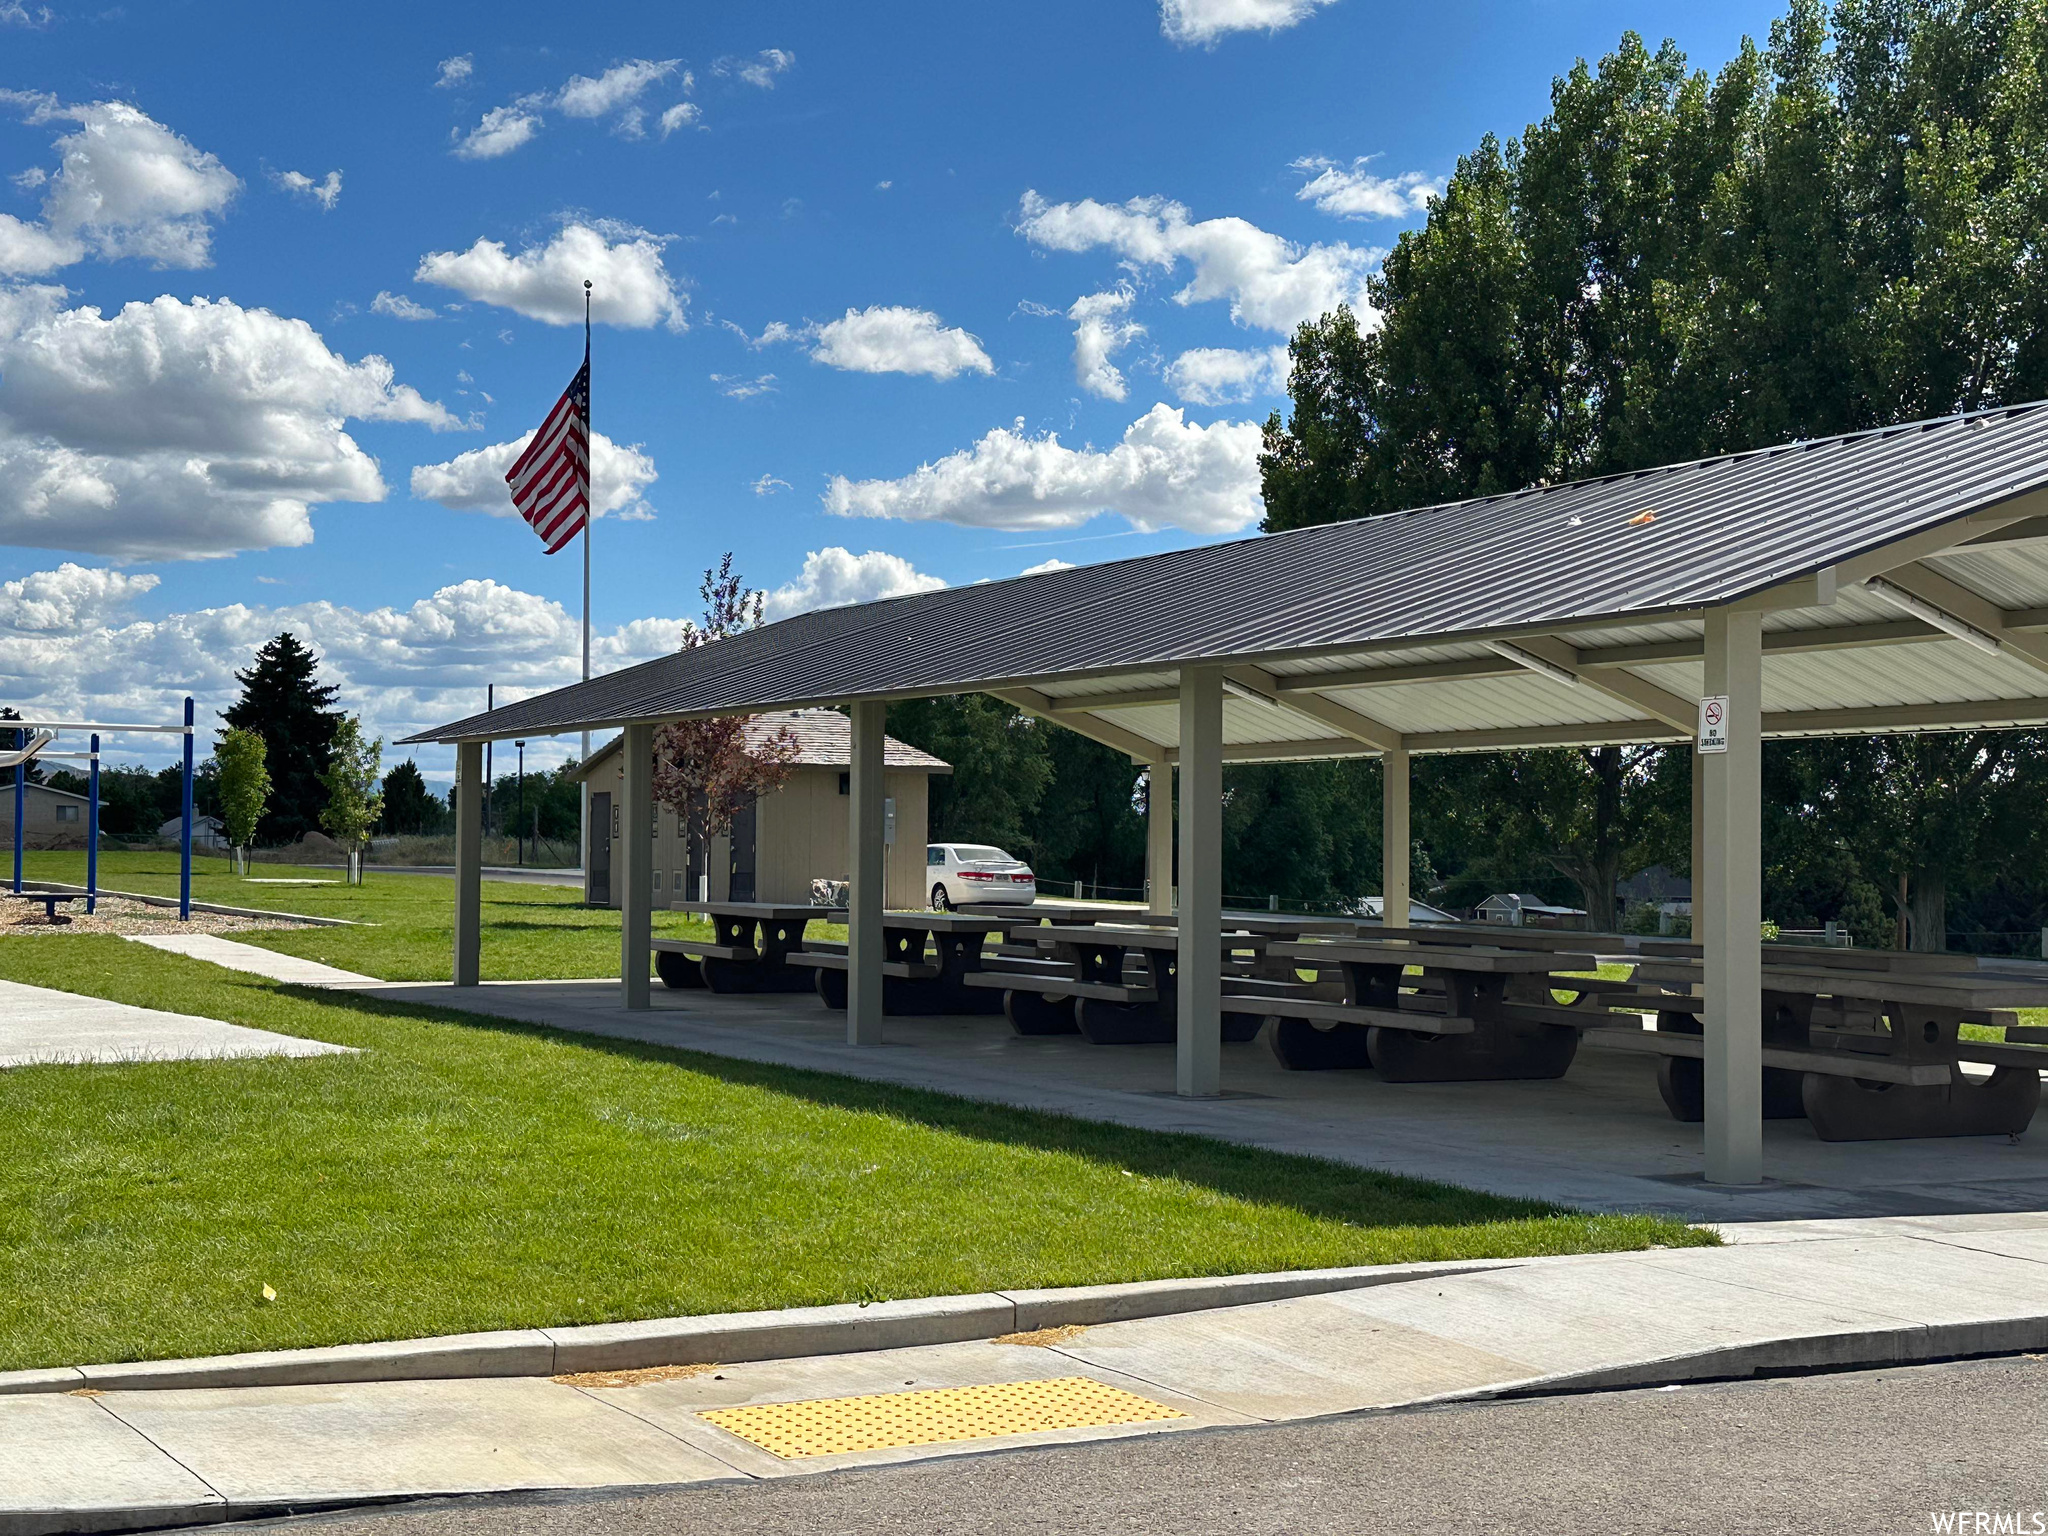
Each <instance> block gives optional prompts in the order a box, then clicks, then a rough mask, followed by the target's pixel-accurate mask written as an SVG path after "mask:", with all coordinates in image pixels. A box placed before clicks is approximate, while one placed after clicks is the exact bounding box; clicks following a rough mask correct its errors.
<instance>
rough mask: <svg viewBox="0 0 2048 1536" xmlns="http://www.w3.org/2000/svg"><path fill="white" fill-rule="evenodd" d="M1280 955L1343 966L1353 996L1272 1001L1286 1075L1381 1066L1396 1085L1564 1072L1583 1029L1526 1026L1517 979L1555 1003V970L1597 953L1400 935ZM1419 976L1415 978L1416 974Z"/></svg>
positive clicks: (1586, 965)
mask: <svg viewBox="0 0 2048 1536" xmlns="http://www.w3.org/2000/svg"><path fill="white" fill-rule="evenodd" d="M1271 952H1272V953H1273V954H1274V955H1276V956H1279V957H1281V958H1282V959H1285V960H1289V961H1294V962H1297V963H1301V962H1308V963H1313V964H1316V965H1317V966H1319V967H1322V966H1328V965H1330V964H1333V963H1334V964H1335V965H1336V967H1337V968H1338V969H1339V971H1340V972H1341V973H1342V975H1343V978H1344V980H1343V996H1342V998H1341V1000H1340V1001H1337V1002H1334V1003H1333V1002H1330V1001H1327V1000H1325V999H1323V998H1320V997H1313V996H1302V995H1298V994H1297V995H1294V996H1281V997H1278V998H1262V999H1260V1000H1259V1002H1260V1006H1261V1007H1263V1008H1264V1009H1265V1011H1266V1012H1267V1014H1268V1015H1269V1016H1270V1017H1271V1018H1272V1019H1273V1025H1272V1028H1271V1031H1270V1032H1269V1034H1268V1036H1267V1039H1268V1041H1269V1043H1270V1044H1271V1046H1272V1049H1273V1054H1274V1055H1275V1057H1277V1058H1278V1060H1279V1062H1280V1064H1281V1065H1282V1066H1283V1067H1287V1068H1289V1069H1290V1070H1292V1071H1327V1070H1331V1069H1334V1068H1344V1067H1366V1066H1370V1067H1377V1068H1378V1069H1379V1072H1380V1075H1381V1076H1382V1077H1384V1078H1386V1079H1387V1080H1388V1081H1390V1082H1404V1083H1447V1082H1478V1081H1497V1080H1501V1079H1525V1078H1551V1077H1559V1076H1562V1075H1563V1073H1564V1072H1565V1069H1566V1068H1568V1067H1569V1066H1570V1065H1571V1061H1572V1056H1573V1054H1574V1053H1575V1052H1576V1051H1577V1050H1578V1043H1579V1034H1578V1030H1577V1029H1575V1028H1571V1027H1561V1026H1559V1025H1556V1024H1552V1023H1549V1022H1546V1021H1543V1020H1540V1019H1539V1020H1532V1019H1526V1018H1518V1017H1516V1016H1514V1015H1513V1014H1512V1013H1510V1012H1509V1010H1508V1000H1509V996H1510V983H1511V982H1514V981H1516V980H1518V979H1519V980H1531V981H1533V982H1535V984H1536V986H1537V988H1538V990H1539V991H1542V992H1543V995H1546V996H1547V990H1545V989H1547V986H1548V982H1547V980H1546V978H1547V977H1548V976H1549V974H1550V972H1552V971H1554V970H1591V969H1592V968H1593V964H1594V962H1593V957H1592V956H1591V955H1585V954H1571V953H1558V952H1556V951H1552V950H1548V949H1542V950H1536V949H1524V950H1513V949H1503V948H1496V947H1491V946H1489V947H1486V948H1477V947H1458V946H1452V945H1445V944H1437V943H1429V942H1419V941H1418V940H1417V939H1415V938H1414V937H1413V936H1411V935H1409V934H1405V933H1404V934H1403V936H1402V937H1399V938H1395V937H1391V936H1385V937H1380V938H1364V937H1361V938H1356V939H1337V940H1306V941H1301V942H1295V943H1278V944H1274V945H1273V946H1272V947H1271ZM1411 966H1412V967H1417V968H1419V969H1420V970H1421V972H1422V975H1421V977H1420V978H1414V977H1410V976H1408V975H1407V971H1408V969H1409V968H1410V967H1411Z"/></svg>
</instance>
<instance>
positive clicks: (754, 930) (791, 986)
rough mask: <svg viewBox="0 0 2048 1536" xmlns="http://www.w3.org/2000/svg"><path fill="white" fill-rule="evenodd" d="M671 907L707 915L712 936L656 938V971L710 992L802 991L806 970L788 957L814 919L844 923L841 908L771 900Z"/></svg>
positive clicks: (672, 983) (807, 976)
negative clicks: (799, 904)
mask: <svg viewBox="0 0 2048 1536" xmlns="http://www.w3.org/2000/svg"><path fill="white" fill-rule="evenodd" d="M669 910H671V911H674V912H694V913H696V914H697V915H699V916H700V917H708V918H710V919H711V929H712V938H711V940H710V942H708V943H706V942H704V941H703V940H700V939H655V940H654V941H653V942H652V943H651V945H650V946H649V947H650V948H651V949H652V950H653V951H654V970H655V974H656V975H658V976H660V977H661V979H662V981H663V983H664V984H666V985H668V986H671V987H708V988H710V989H711V990H712V991H713V992H803V991H807V990H808V989H809V988H810V985H811V977H810V973H809V972H808V971H803V970H798V969H796V968H795V967H793V966H792V965H791V964H790V963H789V961H790V956H791V955H792V954H794V953H795V952H796V951H798V950H800V949H802V948H803V946H804V929H805V927H806V926H807V925H808V924H809V923H810V922H811V920H812V919H813V918H823V919H824V920H825V921H826V922H844V921H845V920H846V908H844V907H809V906H802V907H800V906H794V905H783V904H780V903H777V902H770V901H679V902H677V903H675V905H674V906H672V907H671V908H670V909H669Z"/></svg>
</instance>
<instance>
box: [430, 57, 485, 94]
mask: <svg viewBox="0 0 2048 1536" xmlns="http://www.w3.org/2000/svg"><path fill="white" fill-rule="evenodd" d="M475 73H476V58H475V56H474V55H472V54H467V53H458V54H456V55H455V57H454V58H452V59H443V60H442V61H441V63H440V66H439V72H438V74H437V75H436V77H435V80H434V84H435V86H436V87H438V88H440V89H443V90H446V89H447V88H448V87H450V86H456V85H461V84H462V83H463V82H464V81H466V80H467V79H469V77H470V76H471V75H473V74H475Z"/></svg>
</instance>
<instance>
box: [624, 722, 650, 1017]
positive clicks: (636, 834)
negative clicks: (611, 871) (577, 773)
mask: <svg viewBox="0 0 2048 1536" xmlns="http://www.w3.org/2000/svg"><path fill="white" fill-rule="evenodd" d="M624 751H625V768H626V778H625V785H624V787H623V788H622V790H621V793H622V794H623V795H624V797H625V801H626V803H625V805H624V807H623V808H622V809H623V812H624V814H623V815H622V816H621V817H620V827H621V831H622V835H621V837H620V839H619V842H620V844H621V846H620V849H619V869H618V880H619V982H620V987H619V1000H620V1002H622V1003H623V1004H624V1005H625V1006H626V1007H628V1008H646V1007H649V1006H651V1004H652V997H651V993H652V988H651V987H650V986H649V984H648V971H647V967H648V960H649V957H650V955H651V954H652V948H651V945H652V941H653V938H654V727H653V726H651V725H629V726H627V727H626V731H625V747H624Z"/></svg>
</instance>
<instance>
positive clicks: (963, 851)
mask: <svg viewBox="0 0 2048 1536" xmlns="http://www.w3.org/2000/svg"><path fill="white" fill-rule="evenodd" d="M953 852H954V853H955V854H957V855H958V856H959V859H960V862H961V863H963V864H1014V863H1016V862H1017V861H1016V860H1015V859H1013V858H1011V857H1010V856H1009V855H1008V854H1007V853H1005V852H1003V850H1002V849H1000V848H977V847H973V846H971V845H970V846H967V847H961V848H955V849H954V850H953Z"/></svg>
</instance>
